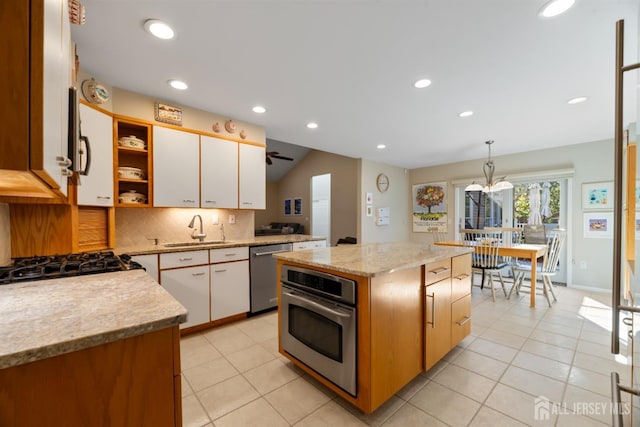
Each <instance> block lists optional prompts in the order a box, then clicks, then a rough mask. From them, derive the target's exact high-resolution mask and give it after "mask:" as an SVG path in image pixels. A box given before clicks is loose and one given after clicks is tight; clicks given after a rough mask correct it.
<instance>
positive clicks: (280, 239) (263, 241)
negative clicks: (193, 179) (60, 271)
mask: <svg viewBox="0 0 640 427" xmlns="http://www.w3.org/2000/svg"><path fill="white" fill-rule="evenodd" d="M314 240H326V237H318V236H310V235H307V234H276V235H271V236H256V237H253V238H251V239H245V240H231V241H227V242H225V243H211V244H202V245H200V244H198V245H190V246H174V247H167V246H165V244H166V243H159V244H157V245H154V244H148V245H144V246H133V247H117V248H116V249H115V252H116V253H117V254H128V255H147V254H161V253H167V252H184V251H194V250H199V249H220V248H236V247H240V246H261V245H273V244H279V243H296V242H309V241H314ZM194 242H195V241H194ZM167 243H171V242H167ZM188 243H191V242H188ZM205 243H206V241H205Z"/></svg>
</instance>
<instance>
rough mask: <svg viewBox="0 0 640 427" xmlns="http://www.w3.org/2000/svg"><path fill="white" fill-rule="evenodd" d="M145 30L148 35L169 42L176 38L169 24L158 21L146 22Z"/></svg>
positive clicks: (150, 20) (149, 20)
mask: <svg viewBox="0 0 640 427" xmlns="http://www.w3.org/2000/svg"><path fill="white" fill-rule="evenodd" d="M144 29H145V30H147V32H148V33H150V34H152V35H154V36H156V37H157V38H159V39H163V40H169V39H172V38H173V37H174V36H175V33H174V32H173V29H172V28H171V27H170V26H169V24H167V23H165V22H162V21H159V20H157V19H148V20H146V21H145V23H144Z"/></svg>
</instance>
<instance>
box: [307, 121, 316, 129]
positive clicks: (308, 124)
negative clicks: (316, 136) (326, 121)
mask: <svg viewBox="0 0 640 427" xmlns="http://www.w3.org/2000/svg"><path fill="white" fill-rule="evenodd" d="M307 127H308V128H309V129H316V128H317V127H318V124H317V123H314V122H309V123H307Z"/></svg>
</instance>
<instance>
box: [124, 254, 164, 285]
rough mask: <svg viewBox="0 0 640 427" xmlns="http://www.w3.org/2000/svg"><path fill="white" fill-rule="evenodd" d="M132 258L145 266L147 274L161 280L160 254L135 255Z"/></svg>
mask: <svg viewBox="0 0 640 427" xmlns="http://www.w3.org/2000/svg"><path fill="white" fill-rule="evenodd" d="M131 260H132V261H135V262H137V263H138V264H140V265H141V266H143V267H144V269H145V270H146V271H147V274H148V275H149V276H151V277H153V280H155V281H156V282H160V280H158V279H159V277H158V254H149V255H135V256H132V257H131Z"/></svg>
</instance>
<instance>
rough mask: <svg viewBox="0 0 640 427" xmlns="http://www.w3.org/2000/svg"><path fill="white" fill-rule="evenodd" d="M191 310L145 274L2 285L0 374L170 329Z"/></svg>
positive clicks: (123, 274) (0, 291) (127, 273)
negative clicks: (31, 363) (19, 367)
mask: <svg viewBox="0 0 640 427" xmlns="http://www.w3.org/2000/svg"><path fill="white" fill-rule="evenodd" d="M186 316H187V310H186V309H185V308H184V307H183V306H182V305H181V304H180V303H179V302H178V301H176V300H175V299H174V298H173V297H172V296H171V295H170V294H169V293H168V292H167V291H166V290H164V289H163V288H162V287H161V286H160V285H158V283H156V282H155V281H154V280H153V279H152V278H151V277H149V276H148V275H147V274H146V273H145V272H144V270H130V271H120V272H115V273H103V274H92V275H86V276H76V277H68V278H64V279H52V280H39V281H30V282H23V283H15V284H10V285H2V286H0V325H1V326H0V369H2V368H7V367H10V366H16V365H21V364H24V363H28V362H33V361H36V360H40V359H45V358H48V357H53V356H57V355H59V354H63V353H69V352H72V351H77V350H82V349H84V348H88V347H92V346H96V345H100V344H105V343H109V342H113V341H117V340H120V339H124V338H128V337H131V336H135V335H140V334H145V333H148V332H152V331H156V330H159V329H164V328H168V327H172V326H175V325H178V324H180V323H183V322H185V321H186Z"/></svg>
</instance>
